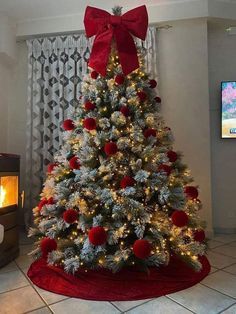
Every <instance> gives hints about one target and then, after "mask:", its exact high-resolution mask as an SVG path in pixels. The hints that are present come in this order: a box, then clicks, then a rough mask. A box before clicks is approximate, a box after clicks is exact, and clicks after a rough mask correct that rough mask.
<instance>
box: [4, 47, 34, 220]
mask: <svg viewBox="0 0 236 314" xmlns="http://www.w3.org/2000/svg"><path fill="white" fill-rule="evenodd" d="M16 55H17V59H16V63H15V66H14V68H13V70H12V82H11V85H10V86H9V92H8V94H9V104H8V128H7V129H8V141H7V151H8V152H9V153H13V154H19V155H20V156H21V190H26V189H27V187H26V186H25V154H26V120H27V117H26V106H27V69H28V66H27V47H26V43H25V42H21V43H18V44H17V47H16ZM1 121H2V119H1ZM21 222H23V213H22V215H21Z"/></svg>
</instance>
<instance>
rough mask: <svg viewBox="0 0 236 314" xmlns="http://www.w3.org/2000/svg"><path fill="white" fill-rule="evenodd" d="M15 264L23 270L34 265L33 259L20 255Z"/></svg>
mask: <svg viewBox="0 0 236 314" xmlns="http://www.w3.org/2000/svg"><path fill="white" fill-rule="evenodd" d="M15 262H16V264H17V265H18V266H19V267H20V268H21V269H23V268H29V267H30V265H31V263H32V259H31V258H30V257H29V256H28V255H20V256H18V257H17V259H15Z"/></svg>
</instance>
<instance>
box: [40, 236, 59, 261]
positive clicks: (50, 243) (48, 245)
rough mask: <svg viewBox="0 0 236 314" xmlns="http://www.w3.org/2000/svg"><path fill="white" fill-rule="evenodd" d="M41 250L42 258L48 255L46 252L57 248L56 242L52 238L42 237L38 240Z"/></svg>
mask: <svg viewBox="0 0 236 314" xmlns="http://www.w3.org/2000/svg"><path fill="white" fill-rule="evenodd" d="M40 248H41V252H42V255H43V257H44V258H46V257H47V256H48V253H50V252H52V251H54V250H56V249H57V242H56V241H55V240H54V239H50V238H43V239H42V240H41V242H40Z"/></svg>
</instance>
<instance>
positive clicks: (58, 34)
mask: <svg viewBox="0 0 236 314" xmlns="http://www.w3.org/2000/svg"><path fill="white" fill-rule="evenodd" d="M151 26H154V25H151ZM170 28H173V26H172V25H169V24H166V25H160V26H156V29H157V30H162V29H164V30H168V29H170ZM83 33H84V31H75V32H64V33H52V34H50V33H49V34H38V35H32V36H31V35H29V36H25V37H22V38H21V37H19V38H17V39H16V42H17V43H21V42H25V41H26V40H29V39H34V38H47V37H53V36H55V37H56V36H66V35H74V34H83Z"/></svg>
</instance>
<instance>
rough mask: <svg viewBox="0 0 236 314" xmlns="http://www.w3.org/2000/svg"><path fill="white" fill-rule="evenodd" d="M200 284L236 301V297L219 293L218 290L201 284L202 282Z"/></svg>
mask: <svg viewBox="0 0 236 314" xmlns="http://www.w3.org/2000/svg"><path fill="white" fill-rule="evenodd" d="M199 283H200V285H203V286H204V287H207V288H209V289H211V290H214V291H216V292H219V293H221V294H223V295H225V296H226V297H228V298H231V299H233V300H236V297H232V296H230V295H228V294H226V293H224V292H221V291H219V290H217V289H215V288H212V287H209V286H207V285H206V284H204V283H201V282H199Z"/></svg>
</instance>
